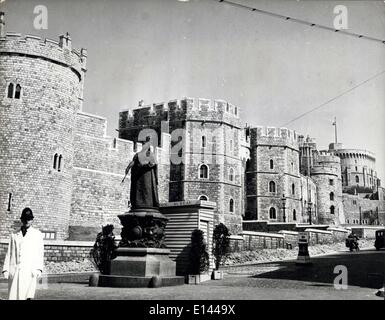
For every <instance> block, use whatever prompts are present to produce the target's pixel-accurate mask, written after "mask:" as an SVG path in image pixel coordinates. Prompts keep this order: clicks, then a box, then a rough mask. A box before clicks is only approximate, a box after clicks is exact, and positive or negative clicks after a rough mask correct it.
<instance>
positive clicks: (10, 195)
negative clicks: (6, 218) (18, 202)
mask: <svg viewBox="0 0 385 320" xmlns="http://www.w3.org/2000/svg"><path fill="white" fill-rule="evenodd" d="M11 208H12V193H10V194H9V195H8V208H7V211H11Z"/></svg>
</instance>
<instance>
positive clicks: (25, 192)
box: [0, 14, 86, 239]
mask: <svg viewBox="0 0 385 320" xmlns="http://www.w3.org/2000/svg"><path fill="white" fill-rule="evenodd" d="M0 17H2V19H1V20H2V21H3V14H2V15H1V14H0ZM2 24H3V22H2ZM3 28H4V25H2V28H1V31H2V32H1V37H0V66H1V68H0V88H4V90H2V91H1V92H0V237H4V236H6V235H7V234H8V233H9V230H10V229H11V228H12V226H13V225H14V224H15V222H17V221H18V219H19V216H20V212H21V211H22V209H23V208H24V207H30V208H31V209H32V210H33V212H34V215H35V225H36V226H37V227H38V228H39V229H40V230H41V231H43V232H47V233H49V234H50V235H51V237H50V238H56V239H65V238H66V237H67V233H68V223H69V217H70V208H71V194H72V174H73V156H74V150H73V137H74V126H75V117H76V113H77V111H79V110H81V108H82V97H83V81H84V75H85V72H86V69H85V68H86V51H85V50H84V49H82V50H81V52H76V51H75V50H72V48H71V38H70V36H69V35H68V34H67V35H65V36H61V37H60V40H59V42H55V41H52V40H48V39H46V40H42V39H41V38H39V37H35V36H29V35H27V36H25V37H22V36H21V35H20V34H16V33H7V34H5V32H4V29H3ZM52 217H54V218H52Z"/></svg>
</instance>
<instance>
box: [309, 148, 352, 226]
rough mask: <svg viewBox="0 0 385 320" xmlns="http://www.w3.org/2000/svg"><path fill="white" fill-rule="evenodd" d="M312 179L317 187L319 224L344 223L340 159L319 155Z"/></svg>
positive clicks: (323, 154) (312, 170) (325, 154)
mask: <svg viewBox="0 0 385 320" xmlns="http://www.w3.org/2000/svg"><path fill="white" fill-rule="evenodd" d="M311 178H312V180H313V181H314V182H315V184H316V186H317V204H318V208H317V212H318V222H319V223H321V224H334V225H339V224H341V223H344V221H345V218H344V212H343V206H342V185H341V162H340V158H339V157H337V156H334V155H331V154H328V153H321V154H320V155H318V156H317V158H316V159H315V162H314V166H313V167H312V168H311Z"/></svg>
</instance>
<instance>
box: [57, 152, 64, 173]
mask: <svg viewBox="0 0 385 320" xmlns="http://www.w3.org/2000/svg"><path fill="white" fill-rule="evenodd" d="M62 159H63V156H62V155H60V156H59V164H58V167H57V171H59V172H60V171H61V160H62Z"/></svg>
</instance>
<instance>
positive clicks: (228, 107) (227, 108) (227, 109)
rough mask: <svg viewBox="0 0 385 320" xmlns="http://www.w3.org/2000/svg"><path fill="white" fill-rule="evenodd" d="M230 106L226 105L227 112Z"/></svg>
mask: <svg viewBox="0 0 385 320" xmlns="http://www.w3.org/2000/svg"><path fill="white" fill-rule="evenodd" d="M229 109H230V106H229V104H227V105H226V111H227V112H229Z"/></svg>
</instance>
